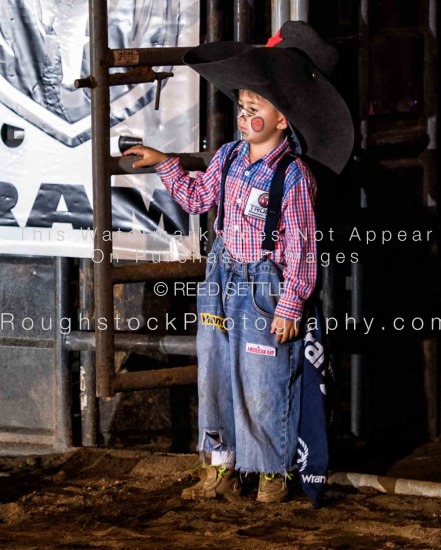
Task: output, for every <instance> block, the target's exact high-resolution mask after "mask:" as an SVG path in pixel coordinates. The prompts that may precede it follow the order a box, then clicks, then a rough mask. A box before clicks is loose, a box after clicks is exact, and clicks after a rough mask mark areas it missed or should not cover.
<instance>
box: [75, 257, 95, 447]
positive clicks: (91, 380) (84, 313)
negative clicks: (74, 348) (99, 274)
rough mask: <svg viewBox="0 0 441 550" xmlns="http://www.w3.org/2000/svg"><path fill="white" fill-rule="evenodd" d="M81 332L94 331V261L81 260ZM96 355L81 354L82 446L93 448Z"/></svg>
mask: <svg viewBox="0 0 441 550" xmlns="http://www.w3.org/2000/svg"><path fill="white" fill-rule="evenodd" d="M79 295H80V296H79V302H80V303H79V306H80V319H79V322H80V327H79V328H80V330H87V331H92V330H94V328H95V320H94V318H93V265H92V260H85V259H81V260H80V291H79ZM95 391H96V373H95V353H94V352H93V351H81V352H80V408H81V444H82V445H83V447H93V446H95V445H96V442H97V414H96V405H97V403H96V396H95Z"/></svg>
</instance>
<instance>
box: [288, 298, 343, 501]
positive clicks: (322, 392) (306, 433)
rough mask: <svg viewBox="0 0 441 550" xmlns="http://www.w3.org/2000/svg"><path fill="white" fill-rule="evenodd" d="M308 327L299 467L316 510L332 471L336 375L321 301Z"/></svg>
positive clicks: (309, 316)
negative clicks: (332, 394)
mask: <svg viewBox="0 0 441 550" xmlns="http://www.w3.org/2000/svg"><path fill="white" fill-rule="evenodd" d="M305 319H306V321H307V323H306V325H305V336H304V346H303V351H304V358H303V366H302V391H301V405H300V426H299V439H298V458H297V467H298V472H299V477H300V483H301V486H302V488H303V491H304V492H305V494H306V495H307V496H308V497H309V498H310V500H311V502H312V504H313V505H314V507H315V508H318V507H319V506H320V505H321V503H322V498H323V494H324V490H325V487H326V476H327V471H328V460H329V448H328V411H329V398H330V392H331V391H333V385H334V384H333V382H334V380H333V372H332V367H331V363H330V360H329V354H328V353H327V346H326V335H325V330H324V319H323V315H322V312H321V309H320V305H319V303H318V300H317V299H316V300H314V303H311V304H310V308H309V310H307V315H305Z"/></svg>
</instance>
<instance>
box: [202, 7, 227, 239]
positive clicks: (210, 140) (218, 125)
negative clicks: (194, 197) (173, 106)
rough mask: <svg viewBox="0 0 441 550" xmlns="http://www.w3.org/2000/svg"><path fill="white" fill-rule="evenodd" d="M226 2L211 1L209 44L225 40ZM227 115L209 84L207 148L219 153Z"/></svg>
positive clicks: (211, 224) (210, 228) (212, 212)
mask: <svg viewBox="0 0 441 550" xmlns="http://www.w3.org/2000/svg"><path fill="white" fill-rule="evenodd" d="M224 9H225V2H223V1H222V0H209V2H208V5H207V42H216V41H218V40H224V38H225V23H224V21H225V19H224V11H223V10H224ZM225 128H226V113H225V110H224V109H222V93H221V92H220V91H219V90H218V89H217V88H215V87H214V86H213V84H210V83H207V148H208V150H209V151H217V149H219V147H220V146H221V145H222V144H223V143H224V142H225ZM215 210H216V209H212V210H210V212H209V213H208V246H209V248H210V249H211V246H212V244H213V241H214V239H215V231H214V220H215V218H216V212H215Z"/></svg>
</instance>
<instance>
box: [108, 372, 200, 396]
mask: <svg viewBox="0 0 441 550" xmlns="http://www.w3.org/2000/svg"><path fill="white" fill-rule="evenodd" d="M197 371H198V368H197V366H196V365H189V366H186V367H175V368H171V369H161V370H148V371H142V372H121V373H118V374H117V375H116V376H115V379H114V382H113V390H114V391H115V392H122V391H134V390H148V389H153V388H164V387H168V386H186V385H188V384H195V383H196V382H197Z"/></svg>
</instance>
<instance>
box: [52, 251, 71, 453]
mask: <svg viewBox="0 0 441 550" xmlns="http://www.w3.org/2000/svg"><path fill="white" fill-rule="evenodd" d="M55 314H56V327H57V329H56V331H55V350H54V363H55V376H56V386H57V392H56V396H57V401H56V413H55V447H56V448H57V449H60V450H63V449H67V448H69V447H71V446H72V417H71V409H72V407H71V393H70V392H71V377H70V365H69V351H68V349H67V347H66V344H65V339H64V335H63V334H62V333H61V330H60V327H61V326H62V325H61V320H62V319H68V318H69V259H68V258H60V257H58V258H56V259H55Z"/></svg>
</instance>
